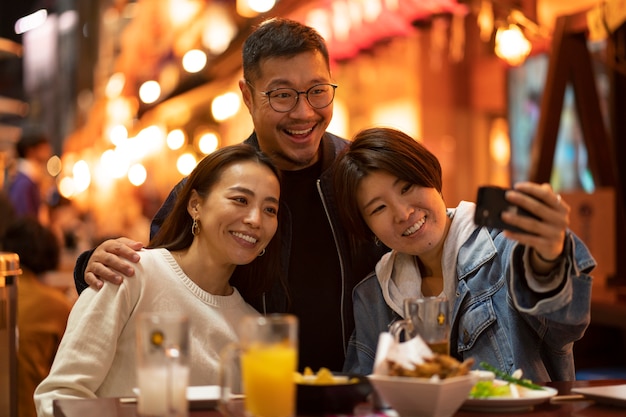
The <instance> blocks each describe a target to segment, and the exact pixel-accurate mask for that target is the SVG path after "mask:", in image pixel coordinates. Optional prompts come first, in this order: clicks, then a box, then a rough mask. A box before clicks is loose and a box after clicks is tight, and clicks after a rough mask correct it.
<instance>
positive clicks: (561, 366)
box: [335, 128, 595, 381]
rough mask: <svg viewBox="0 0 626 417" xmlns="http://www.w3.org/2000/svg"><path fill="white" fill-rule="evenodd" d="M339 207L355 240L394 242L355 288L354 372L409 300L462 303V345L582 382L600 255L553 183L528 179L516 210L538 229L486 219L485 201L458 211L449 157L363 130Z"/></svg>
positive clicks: (485, 357)
mask: <svg viewBox="0 0 626 417" xmlns="http://www.w3.org/2000/svg"><path fill="white" fill-rule="evenodd" d="M335 185H336V190H337V200H338V205H339V207H342V208H343V209H342V213H341V214H342V217H343V220H344V223H345V224H346V225H347V227H348V229H349V230H351V232H352V233H353V235H354V236H355V238H357V239H358V238H360V239H374V240H376V241H380V242H382V243H383V244H384V245H386V246H387V247H389V248H391V249H392V251H391V252H389V253H387V254H385V255H384V256H383V257H382V258H381V259H380V261H379V262H378V264H377V265H376V268H375V271H374V272H372V273H371V274H370V275H369V276H368V277H366V278H365V279H364V280H363V281H362V282H361V283H359V284H358V285H357V286H356V287H355V289H354V292H353V301H354V317H355V321H356V328H355V331H354V333H353V334H352V337H351V340H350V345H349V349H348V356H347V358H346V362H345V366H344V371H347V372H355V373H362V374H367V373H370V372H371V371H372V367H373V363H374V357H375V354H376V346H377V343H378V337H379V335H380V333H381V332H385V331H387V330H388V329H389V326H390V324H391V323H393V322H394V321H396V320H397V319H399V318H401V317H402V316H403V308H402V303H403V300H404V299H405V298H408V297H422V296H445V297H446V298H447V299H448V300H450V303H449V304H450V308H451V310H452V311H450V317H451V335H450V346H451V348H450V350H451V352H450V354H451V355H452V356H454V357H456V358H457V359H459V360H464V359H467V358H470V357H471V358H473V359H474V360H475V365H474V366H478V364H479V363H480V362H482V361H484V362H487V363H489V364H491V365H492V366H495V367H497V368H499V369H501V370H503V371H505V372H509V373H511V372H513V371H514V370H516V369H521V370H522V371H523V373H524V376H525V377H526V378H530V379H532V380H535V381H551V380H573V379H575V369H574V358H573V353H572V347H573V344H574V342H575V341H576V340H578V339H580V338H581V337H582V336H583V334H584V332H585V329H586V328H587V326H588V324H589V319H590V298H591V281H592V279H591V276H590V275H589V273H590V272H591V270H592V269H593V268H594V267H595V261H594V259H593V258H592V256H591V254H590V253H589V251H588V250H587V248H586V247H585V245H584V244H583V242H582V241H581V240H580V239H579V238H578V237H576V236H575V235H574V233H572V232H571V231H570V230H569V229H568V224H569V210H570V208H569V206H568V205H567V204H566V203H565V202H564V201H562V200H561V198H560V196H559V195H558V194H555V193H554V192H553V191H552V188H551V187H550V185H549V184H541V185H540V184H535V183H529V182H524V183H519V184H516V185H515V187H514V190H512V191H508V192H507V194H506V198H507V200H508V201H509V202H510V203H512V204H515V205H517V206H520V207H522V208H524V209H526V210H527V211H528V212H530V213H532V214H534V215H535V216H536V217H537V218H532V217H528V216H523V215H519V214H515V213H508V212H505V213H503V214H502V220H503V221H504V222H506V223H508V224H510V225H512V226H516V227H517V228H519V229H522V230H524V231H526V232H527V233H521V232H512V231H502V230H499V229H492V228H487V227H480V226H476V225H475V224H474V211H475V205H474V203H469V202H464V201H462V202H461V203H460V204H459V206H458V207H456V208H452V209H449V208H446V205H445V203H444V201H443V197H442V195H441V189H442V180H441V167H440V164H439V161H438V160H437V158H436V157H435V156H434V155H433V154H432V153H430V152H429V151H428V150H427V149H426V148H425V147H424V146H422V145H421V144H420V143H419V142H417V141H415V140H413V139H412V138H411V137H409V136H407V135H405V134H404V133H402V132H399V131H397V130H393V129H386V128H374V129H368V130H364V131H362V132H360V133H359V134H357V135H356V137H355V138H354V141H353V143H352V145H351V146H350V148H349V150H348V151H347V152H346V153H344V154H343V155H342V156H341V157H340V159H339V160H338V162H337V166H336V175H335Z"/></svg>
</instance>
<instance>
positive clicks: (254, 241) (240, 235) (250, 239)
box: [233, 232, 256, 243]
mask: <svg viewBox="0 0 626 417" xmlns="http://www.w3.org/2000/svg"><path fill="white" fill-rule="evenodd" d="M233 235H234V236H237V237H238V238H241V239H243V240H245V241H248V242H250V243H256V239H255V238H253V237H252V236H248V235H244V234H243V233H239V232H233Z"/></svg>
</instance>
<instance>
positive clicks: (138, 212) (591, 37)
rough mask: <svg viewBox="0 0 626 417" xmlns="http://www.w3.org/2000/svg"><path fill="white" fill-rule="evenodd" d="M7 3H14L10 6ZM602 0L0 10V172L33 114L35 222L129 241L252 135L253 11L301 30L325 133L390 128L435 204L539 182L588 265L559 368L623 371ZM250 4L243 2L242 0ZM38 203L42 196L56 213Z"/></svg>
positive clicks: (623, 196)
mask: <svg viewBox="0 0 626 417" xmlns="http://www.w3.org/2000/svg"><path fill="white" fill-rule="evenodd" d="M13 3H19V5H17V4H13ZM623 5H624V3H623V1H621V2H620V1H617V0H613V1H611V0H608V1H605V2H598V1H596V0H413V1H411V0H309V1H297V0H276V1H258V2H256V3H255V2H253V1H249V2H248V1H245V0H136V1H130V0H98V1H93V0H35V1H21V2H3V4H2V6H1V7H2V9H0V10H2V11H1V12H0V20H1V21H2V30H3V32H2V34H1V35H0V168H2V169H1V170H0V172H1V173H2V174H1V175H2V177H1V178H0V179H2V180H3V181H4V178H5V176H6V175H7V173H8V172H9V171H10V169H11V168H12V166H13V164H14V160H15V154H14V152H13V146H14V144H15V143H16V142H17V140H19V135H20V132H21V128H20V126H21V125H22V123H24V122H26V121H28V122H35V123H37V124H39V125H41V126H44V127H45V129H46V131H47V132H48V133H49V135H50V137H51V139H52V141H53V148H54V154H55V156H54V157H53V158H52V159H51V160H50V162H49V164H48V168H49V174H50V175H49V178H48V182H49V186H50V190H52V191H51V193H50V194H51V195H54V196H55V198H54V201H55V204H54V205H51V209H50V210H51V213H61V210H64V211H66V212H67V211H69V212H71V220H67V214H65V215H64V216H65V217H64V216H63V215H61V214H59V217H58V218H56V217H54V214H51V219H52V220H51V221H54V219H60V220H58V221H60V222H64V223H62V225H61V226H60V227H62V228H64V231H65V232H67V234H68V235H69V234H72V235H73V236H72V239H71V241H72V244H71V245H69V244H68V245H67V247H66V250H65V252H64V256H65V257H64V263H63V268H62V269H63V271H59V273H58V274H56V275H51V278H50V280H51V282H52V283H53V285H57V286H59V287H61V288H63V289H64V290H65V291H66V292H67V294H68V297H72V296H75V295H74V293H73V281H72V278H71V270H72V268H73V265H74V262H75V259H76V256H77V255H78V254H79V253H81V251H83V250H85V249H88V248H91V247H93V246H94V245H96V244H97V243H99V242H101V241H102V240H104V239H106V238H109V237H115V236H127V237H130V238H133V239H136V240H141V241H144V242H146V243H147V239H148V231H149V226H148V225H149V222H150V219H151V218H152V216H153V215H154V213H155V212H156V210H157V209H158V207H159V206H160V204H161V203H162V202H163V201H164V199H165V197H166V196H167V194H168V192H169V191H170V189H171V188H172V186H173V185H175V184H176V183H177V182H178V181H179V180H180V179H181V178H183V177H184V176H185V175H187V174H188V173H189V172H190V171H191V170H192V169H193V167H194V166H195V164H196V162H197V161H199V160H200V159H201V158H202V157H203V155H206V154H208V153H210V152H211V151H213V150H214V149H216V148H218V147H220V146H225V145H229V144H234V143H238V142H241V140H242V139H244V138H246V137H247V136H248V135H249V134H250V133H251V131H252V123H251V121H250V117H249V115H248V114H247V109H246V107H245V106H244V105H243V103H242V101H241V96H240V94H239V89H238V85H237V82H238V80H239V79H240V78H241V45H242V42H243V40H244V39H245V38H246V36H247V34H248V33H250V31H251V30H252V28H254V27H255V26H256V25H258V24H259V23H260V22H261V21H262V20H263V19H266V18H268V17H272V16H283V17H289V18H292V19H295V20H298V21H301V22H303V23H306V24H308V25H310V26H313V27H315V28H316V29H317V30H318V31H319V32H320V33H321V34H322V35H323V36H324V38H325V39H326V40H327V42H328V46H329V52H330V56H331V65H332V67H331V71H332V76H333V79H334V82H335V83H336V84H338V86H339V87H338V88H337V92H336V98H335V101H334V116H333V120H332V122H331V125H330V127H329V131H331V132H333V133H335V134H338V135H340V136H343V137H346V138H350V137H351V136H352V135H354V134H355V133H356V132H357V131H359V130H360V129H363V128H365V127H370V126H374V125H385V126H392V127H396V128H400V129H401V130H403V131H405V132H407V133H409V134H410V135H411V136H413V137H414V138H416V140H419V141H421V142H423V143H424V144H425V145H426V146H427V147H428V148H429V149H430V150H431V151H433V152H434V153H435V154H436V155H437V157H438V158H439V159H440V161H441V164H442V168H443V177H444V184H445V187H444V189H443V194H444V198H445V201H446V203H447V204H448V205H449V206H456V205H457V204H458V202H459V201H461V200H468V201H475V198H476V190H477V188H478V186H480V185H485V184H494V185H500V186H504V187H508V186H511V184H513V183H515V182H517V181H520V180H525V179H530V180H533V181H538V182H549V183H550V184H551V185H552V187H553V188H554V189H555V190H556V191H557V192H559V193H560V194H561V195H562V196H563V199H564V200H565V201H566V202H567V203H568V204H569V205H570V207H571V213H570V222H571V227H572V229H573V230H574V231H575V232H576V233H577V234H578V235H579V236H581V238H582V239H583V240H584V241H585V243H586V244H587V245H588V246H589V248H590V250H591V252H592V253H593V255H594V257H595V258H596V260H597V261H598V267H597V269H596V271H595V274H594V284H593V300H592V325H591V327H590V328H589V330H588V332H587V335H586V336H585V338H584V339H583V340H581V341H580V343H579V344H577V346H576V352H575V353H576V360H577V366H578V368H580V369H587V370H589V372H590V374H589V375H593V372H598V373H599V375H601V376H605V375H606V373H607V372H608V373H609V374H610V373H611V372H613V371H615V372H618V371H620V370H621V372H622V374H621V375H622V377H624V378H626V357H625V356H624V354H623V353H624V351H626V260H625V258H622V257H621V255H622V254H625V253H626V166H625V165H624V164H623V163H620V162H621V159H623V156H624V155H626V122H625V120H626V119H625V117H624V116H626V10H624V6H623ZM255 7H258V8H257V9H256V10H255V9H254V8H255ZM57 209H58V210H57Z"/></svg>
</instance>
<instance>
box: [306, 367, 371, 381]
mask: <svg viewBox="0 0 626 417" xmlns="http://www.w3.org/2000/svg"><path fill="white" fill-rule="evenodd" d="M295 381H296V383H297V384H304V385H339V384H355V383H357V382H358V381H359V379H358V378H349V377H348V376H344V375H333V373H332V372H331V371H330V370H329V369H328V368H323V367H322V368H320V369H319V371H317V373H314V372H313V370H312V369H311V368H310V367H308V366H307V367H306V368H304V372H303V373H302V374H300V373H299V372H296V374H295Z"/></svg>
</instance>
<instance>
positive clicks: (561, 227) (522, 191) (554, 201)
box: [502, 182, 570, 273]
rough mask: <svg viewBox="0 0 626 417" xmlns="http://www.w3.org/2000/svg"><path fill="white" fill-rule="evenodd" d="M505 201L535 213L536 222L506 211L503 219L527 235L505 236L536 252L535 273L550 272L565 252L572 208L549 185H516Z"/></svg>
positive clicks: (514, 233) (534, 255)
mask: <svg viewBox="0 0 626 417" xmlns="http://www.w3.org/2000/svg"><path fill="white" fill-rule="evenodd" d="M506 199H507V201H509V202H510V203H512V204H515V205H517V206H519V207H521V208H523V209H525V210H527V211H529V212H530V213H532V214H534V215H535V216H537V219H535V218H532V217H529V216H523V215H519V214H515V213H512V212H507V211H505V212H503V213H502V220H504V221H505V222H507V223H510V224H512V225H514V226H517V227H519V228H520V229H522V230H524V231H526V232H527V233H521V232H512V231H508V230H506V231H504V234H505V236H506V237H508V238H510V239H513V240H516V241H518V242H519V243H521V244H523V245H526V246H528V247H530V248H532V249H533V250H532V255H531V262H532V266H533V269H535V271H536V272H538V273H547V272H549V271H550V270H551V269H552V267H554V265H555V264H556V263H557V262H558V261H559V258H560V256H561V253H562V252H563V245H564V242H565V233H566V230H567V228H568V227H569V213H570V206H569V205H568V204H567V203H566V202H565V201H563V200H561V196H560V195H559V194H556V193H555V192H554V191H553V190H552V187H551V186H550V184H547V183H544V184H537V183H533V182H520V183H517V184H515V186H514V187H513V190H510V191H507V193H506Z"/></svg>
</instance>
